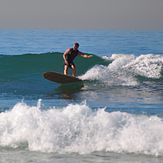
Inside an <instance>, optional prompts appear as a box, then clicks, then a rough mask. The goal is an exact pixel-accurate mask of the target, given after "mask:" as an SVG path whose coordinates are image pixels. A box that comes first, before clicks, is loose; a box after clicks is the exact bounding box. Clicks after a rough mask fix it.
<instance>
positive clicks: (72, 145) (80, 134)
mask: <svg viewBox="0 0 163 163" xmlns="http://www.w3.org/2000/svg"><path fill="white" fill-rule="evenodd" d="M22 145H23V147H24V146H26V147H27V148H28V149H29V150H30V151H41V152H57V153H74V152H75V153H79V154H85V153H91V152H95V151H106V152H118V153H119V152H126V153H136V154H150V155H156V156H158V155H160V156H163V119H162V118H160V117H157V116H150V117H148V116H145V115H134V114H128V113H125V112H110V113H109V112H106V111H105V109H98V110H97V111H93V110H92V109H91V108H90V107H89V106H87V105H86V104H85V103H82V104H69V105H68V106H66V107H63V108H55V107H53V108H48V109H47V108H46V110H45V108H42V105H40V102H39V104H38V105H37V106H29V105H27V104H25V103H17V104H16V105H15V106H14V107H13V109H12V110H10V111H8V112H3V113H0V146H3V147H12V148H19V147H22Z"/></svg>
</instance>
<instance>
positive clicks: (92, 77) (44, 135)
mask: <svg viewBox="0 0 163 163" xmlns="http://www.w3.org/2000/svg"><path fill="white" fill-rule="evenodd" d="M74 42H79V44H80V48H79V50H80V51H82V52H85V53H87V54H92V55H93V57H92V58H90V59H85V58H82V57H80V56H78V57H77V58H76V59H75V63H76V66H77V76H78V78H80V79H82V80H84V86H83V87H82V86H81V85H77V84H67V85H59V84H57V83H54V82H50V81H48V80H46V79H44V78H43V73H44V72H47V71H56V72H60V73H63V57H62V56H63V52H64V51H65V50H66V49H67V48H68V47H72V46H73V43H74ZM69 75H71V70H69ZM18 162H21V163H51V162H53V163H76V162H78V163H84V162H89V163H115V162H116V163H140V162H141V163H162V162H163V31H131V30H37V29H36V30H32V29H31V30H18V29H17V30H16V29H15V30H2V29H1V30H0V163H18Z"/></svg>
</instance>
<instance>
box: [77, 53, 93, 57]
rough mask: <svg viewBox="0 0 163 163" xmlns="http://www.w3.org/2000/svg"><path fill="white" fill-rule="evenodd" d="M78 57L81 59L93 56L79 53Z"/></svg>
mask: <svg viewBox="0 0 163 163" xmlns="http://www.w3.org/2000/svg"><path fill="white" fill-rule="evenodd" d="M79 55H80V56H81V57H83V58H92V57H93V55H88V54H84V53H82V52H79Z"/></svg>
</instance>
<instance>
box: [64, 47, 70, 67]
mask: <svg viewBox="0 0 163 163" xmlns="http://www.w3.org/2000/svg"><path fill="white" fill-rule="evenodd" d="M69 52H70V49H67V50H66V51H65V52H64V54H63V59H64V62H65V63H66V64H67V63H68V62H67V59H66V58H67V55H68V53H69Z"/></svg>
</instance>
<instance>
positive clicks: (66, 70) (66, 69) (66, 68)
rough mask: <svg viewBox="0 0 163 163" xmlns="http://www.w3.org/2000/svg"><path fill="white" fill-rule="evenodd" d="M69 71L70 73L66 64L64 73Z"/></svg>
mask: <svg viewBox="0 0 163 163" xmlns="http://www.w3.org/2000/svg"><path fill="white" fill-rule="evenodd" d="M67 73H68V66H67V65H65V66H64V75H67Z"/></svg>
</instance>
